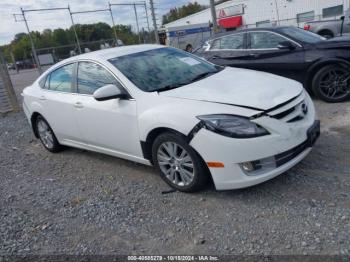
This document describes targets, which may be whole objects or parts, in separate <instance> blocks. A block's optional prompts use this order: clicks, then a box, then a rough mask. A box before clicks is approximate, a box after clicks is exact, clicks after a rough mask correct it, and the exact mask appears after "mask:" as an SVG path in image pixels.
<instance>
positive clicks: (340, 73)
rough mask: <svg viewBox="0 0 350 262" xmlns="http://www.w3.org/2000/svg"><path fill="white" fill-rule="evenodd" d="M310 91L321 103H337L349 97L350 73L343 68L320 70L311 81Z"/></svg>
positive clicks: (335, 67) (334, 66)
mask: <svg viewBox="0 0 350 262" xmlns="http://www.w3.org/2000/svg"><path fill="white" fill-rule="evenodd" d="M312 91H313V92H314V94H315V95H316V96H318V97H319V98H320V99H322V100H323V101H326V102H329V103H338V102H343V101H345V100H347V99H348V98H349V97H350V71H349V69H348V68H346V67H345V66H341V65H328V66H325V67H323V68H321V69H320V70H319V71H318V72H317V73H316V74H315V76H314V78H313V81H312Z"/></svg>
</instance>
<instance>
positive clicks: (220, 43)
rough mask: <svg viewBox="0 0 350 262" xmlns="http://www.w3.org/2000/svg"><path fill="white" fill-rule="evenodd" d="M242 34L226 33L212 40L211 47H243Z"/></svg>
mask: <svg viewBox="0 0 350 262" xmlns="http://www.w3.org/2000/svg"><path fill="white" fill-rule="evenodd" d="M243 48H244V34H235V35H228V36H224V37H221V38H218V39H216V40H214V41H213V42H212V45H211V49H243Z"/></svg>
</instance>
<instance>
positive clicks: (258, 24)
mask: <svg viewBox="0 0 350 262" xmlns="http://www.w3.org/2000/svg"><path fill="white" fill-rule="evenodd" d="M269 26H271V21H270V20H264V21H260V22H256V27H269Z"/></svg>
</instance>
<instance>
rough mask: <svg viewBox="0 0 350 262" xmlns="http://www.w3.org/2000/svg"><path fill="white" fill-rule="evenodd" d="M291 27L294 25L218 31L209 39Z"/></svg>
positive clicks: (276, 30) (275, 30)
mask: <svg viewBox="0 0 350 262" xmlns="http://www.w3.org/2000/svg"><path fill="white" fill-rule="evenodd" d="M290 27H292V26H270V27H258V28H244V29H238V30H235V31H227V32H222V33H218V34H215V35H213V36H212V37H210V38H209V39H208V40H212V39H216V38H219V37H222V36H226V35H232V34H239V33H246V32H256V31H272V32H278V31H280V29H283V28H290Z"/></svg>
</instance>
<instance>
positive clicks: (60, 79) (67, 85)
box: [49, 64, 74, 92]
mask: <svg viewBox="0 0 350 262" xmlns="http://www.w3.org/2000/svg"><path fill="white" fill-rule="evenodd" d="M73 68H74V64H69V65H66V66H62V67H61V68H59V69H57V70H55V71H53V72H52V73H51V74H50V77H49V78H50V85H49V89H50V90H53V91H60V92H71V91H72V89H71V87H72V75H73Z"/></svg>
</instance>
